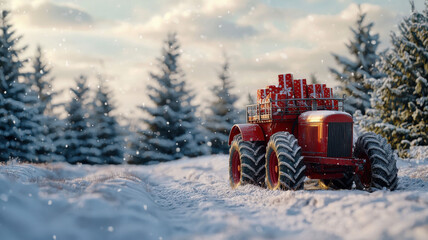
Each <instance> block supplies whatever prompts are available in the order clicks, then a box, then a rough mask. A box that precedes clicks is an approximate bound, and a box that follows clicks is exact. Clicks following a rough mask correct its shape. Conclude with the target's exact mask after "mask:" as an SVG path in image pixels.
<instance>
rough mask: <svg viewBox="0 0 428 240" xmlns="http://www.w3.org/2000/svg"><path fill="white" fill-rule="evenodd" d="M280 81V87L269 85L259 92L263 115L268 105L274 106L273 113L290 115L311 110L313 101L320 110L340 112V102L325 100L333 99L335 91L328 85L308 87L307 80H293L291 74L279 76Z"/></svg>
mask: <svg viewBox="0 0 428 240" xmlns="http://www.w3.org/2000/svg"><path fill="white" fill-rule="evenodd" d="M278 80H279V85H278V86H276V85H269V86H267V87H266V88H263V89H258V90H257V103H258V104H262V105H261V106H262V114H263V112H264V111H263V108H264V107H266V106H268V104H267V103H271V104H272V112H278V111H282V112H284V111H286V112H289V113H290V114H291V113H301V112H304V111H308V110H311V109H312V108H311V106H312V101H316V103H317V109H319V110H321V109H325V110H338V100H333V99H332V100H328V99H325V98H333V89H332V88H327V87H326V84H309V85H308V84H306V79H293V74H291V73H287V74H280V75H278ZM320 98H321V99H320ZM323 98H324V99H323ZM298 99H299V100H298ZM311 99H316V100H311Z"/></svg>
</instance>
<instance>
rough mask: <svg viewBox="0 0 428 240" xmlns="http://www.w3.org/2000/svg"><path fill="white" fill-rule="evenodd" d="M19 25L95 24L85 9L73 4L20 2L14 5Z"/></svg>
mask: <svg viewBox="0 0 428 240" xmlns="http://www.w3.org/2000/svg"><path fill="white" fill-rule="evenodd" d="M12 7H13V8H14V13H15V14H16V15H17V17H16V21H17V24H21V25H27V26H36V27H42V28H47V27H78V28H79V27H84V28H87V27H89V26H90V25H92V24H93V23H94V20H93V18H92V17H91V15H89V14H88V13H87V12H85V11H84V10H83V9H80V8H78V7H77V6H75V5H71V4H57V3H53V2H50V1H47V0H45V1H35V2H33V3H24V2H19V4H16V5H13V6H12Z"/></svg>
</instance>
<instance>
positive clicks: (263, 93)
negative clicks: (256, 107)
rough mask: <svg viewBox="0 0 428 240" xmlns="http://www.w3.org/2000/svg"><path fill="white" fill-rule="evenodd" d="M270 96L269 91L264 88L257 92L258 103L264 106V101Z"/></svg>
mask: <svg viewBox="0 0 428 240" xmlns="http://www.w3.org/2000/svg"><path fill="white" fill-rule="evenodd" d="M268 94H269V89H266V88H262V89H258V90H257V103H258V104H262V103H263V101H264V99H266V97H267V95H268Z"/></svg>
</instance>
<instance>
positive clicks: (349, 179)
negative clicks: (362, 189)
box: [320, 173, 354, 190]
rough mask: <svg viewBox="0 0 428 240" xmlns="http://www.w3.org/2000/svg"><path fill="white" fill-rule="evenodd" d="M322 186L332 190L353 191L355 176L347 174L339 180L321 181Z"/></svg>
mask: <svg viewBox="0 0 428 240" xmlns="http://www.w3.org/2000/svg"><path fill="white" fill-rule="evenodd" d="M320 182H321V184H322V185H324V187H325V188H332V189H336V190H339V189H352V184H353V183H354V175H353V174H350V173H345V176H344V177H343V178H339V179H320Z"/></svg>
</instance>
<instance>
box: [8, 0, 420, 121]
mask: <svg viewBox="0 0 428 240" xmlns="http://www.w3.org/2000/svg"><path fill="white" fill-rule="evenodd" d="M0 3H2V5H3V7H6V8H9V9H11V10H12V12H13V18H12V23H13V24H14V26H15V28H16V30H17V33H18V34H21V35H23V40H22V41H21V43H22V44H28V45H29V48H28V50H27V51H26V53H25V57H31V56H32V55H34V52H35V48H36V46H37V45H38V44H40V45H41V46H42V48H43V50H44V51H45V55H46V59H47V60H48V61H49V64H50V66H51V67H52V69H53V75H54V76H55V77H56V80H55V82H54V86H55V87H56V88H58V89H65V88H67V89H68V88H69V87H71V86H73V83H74V78H75V77H77V76H78V75H80V74H86V75H88V77H89V78H90V84H91V87H92V88H95V87H96V85H97V80H96V78H95V76H96V74H97V73H101V74H103V75H105V76H107V78H108V80H109V81H108V85H109V86H110V88H111V89H112V90H113V91H114V99H115V100H117V103H116V104H115V105H116V106H117V109H118V110H117V111H118V112H119V113H123V114H126V115H127V116H128V117H132V116H133V115H134V114H135V113H137V114H138V110H136V106H137V105H141V104H143V103H146V104H150V103H149V102H148V98H147V94H146V86H147V83H148V82H149V74H148V73H149V71H154V70H156V66H154V65H153V64H154V63H155V62H156V58H157V57H160V54H161V52H160V49H161V44H162V41H163V40H164V39H165V37H166V34H167V32H168V31H175V32H177V34H178V38H179V41H180V43H181V46H182V50H183V53H182V57H181V59H180V63H181V66H182V67H183V69H184V72H185V73H186V78H187V82H188V84H189V87H190V88H191V89H193V90H194V92H195V93H196V94H197V98H196V103H197V104H200V105H202V106H204V105H206V103H207V102H208V101H209V100H210V98H212V96H211V95H210V93H209V90H208V89H209V88H210V87H212V86H213V85H214V84H217V83H218V81H217V74H218V71H219V69H220V65H221V64H222V62H223V52H226V53H227V55H228V56H229V59H230V64H231V71H232V78H233V80H234V81H235V89H234V90H235V92H236V93H237V94H238V95H239V96H241V97H242V99H241V101H240V102H239V103H240V107H242V108H244V106H243V105H244V104H245V103H246V100H247V94H248V92H251V93H252V94H253V95H255V93H256V90H257V89H258V88H263V87H265V86H266V85H271V84H277V75H278V74H280V73H287V72H292V73H293V74H294V75H295V77H298V78H307V79H309V78H310V74H311V73H314V74H315V75H316V76H317V78H318V80H320V81H322V82H325V83H327V85H330V86H335V85H337V83H336V82H335V81H334V80H333V77H332V76H331V75H330V74H329V71H328V68H329V67H337V65H336V63H335V62H334V59H333V57H332V56H331V53H332V52H334V53H338V54H341V55H347V54H348V53H347V51H346V48H345V43H347V42H348V41H349V39H351V36H352V34H351V31H350V30H349V27H350V26H354V24H355V20H356V17H357V13H358V4H361V6H362V9H363V10H364V11H366V12H367V20H369V21H374V22H375V26H374V28H373V30H374V32H375V33H379V34H380V40H381V42H382V43H381V47H380V50H382V49H385V48H387V47H388V46H389V41H390V38H389V34H390V32H391V31H396V30H397V23H398V22H399V20H400V19H401V18H402V17H403V16H404V15H408V14H409V13H410V4H409V3H408V1H406V0H367V1H359V0H287V1H279V0H278V1H274V0H271V1H268V0H264V1H256V0H234V1H232V0H199V1H197V0H183V1H174V0H157V1H142V0H127V1H124V0H72V1H64V0H0ZM415 4H416V7H417V9H418V10H420V11H422V10H423V8H424V0H415ZM69 98H70V94H69V92H68V91H65V92H64V95H63V96H62V97H61V99H62V100H64V99H69ZM132 111H133V112H134V114H133V113H131V112H132Z"/></svg>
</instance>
